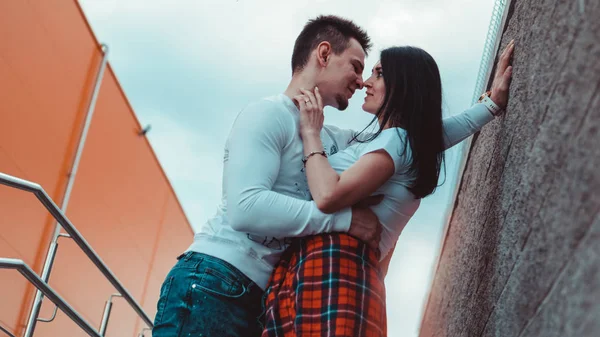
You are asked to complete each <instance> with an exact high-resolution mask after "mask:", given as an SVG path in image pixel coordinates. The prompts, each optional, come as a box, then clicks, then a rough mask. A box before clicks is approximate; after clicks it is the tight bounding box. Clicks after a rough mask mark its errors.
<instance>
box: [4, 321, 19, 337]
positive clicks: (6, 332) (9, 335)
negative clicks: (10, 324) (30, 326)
mask: <svg viewBox="0 0 600 337" xmlns="http://www.w3.org/2000/svg"><path fill="white" fill-rule="evenodd" d="M0 331H2V332H4V333H5V334H7V335H8V337H17V336H15V335H13V333H12V332H10V331H8V330H6V328H5V327H3V326H2V324H0Z"/></svg>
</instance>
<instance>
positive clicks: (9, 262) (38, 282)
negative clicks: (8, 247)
mask: <svg viewBox="0 0 600 337" xmlns="http://www.w3.org/2000/svg"><path fill="white" fill-rule="evenodd" d="M0 269H15V270H17V271H18V272H19V273H21V275H23V276H24V277H25V278H26V279H27V280H28V281H29V282H31V283H32V284H33V285H34V286H35V287H36V288H37V289H39V290H40V291H41V292H42V293H43V294H44V295H45V296H46V297H48V298H49V299H50V301H52V303H54V304H56V306H57V307H58V308H60V310H62V311H63V312H64V313H65V314H66V315H67V316H69V318H71V319H72V320H73V322H75V323H76V324H77V325H79V326H80V327H81V328H82V329H83V330H84V331H85V332H86V333H87V334H88V335H90V336H92V337H102V336H101V335H100V334H99V333H98V332H97V331H96V330H95V329H94V328H93V327H92V326H91V325H90V323H88V322H87V321H86V320H85V319H83V317H81V315H79V314H78V313H77V312H76V311H75V309H73V308H72V307H71V306H70V305H69V303H67V302H65V300H63V299H62V297H60V295H59V294H57V293H56V291H54V289H52V288H50V286H48V284H46V282H44V281H43V280H42V279H41V278H40V277H39V276H37V274H36V273H35V272H34V271H33V270H31V268H29V266H28V265H27V264H25V262H23V260H17V259H8V258H0Z"/></svg>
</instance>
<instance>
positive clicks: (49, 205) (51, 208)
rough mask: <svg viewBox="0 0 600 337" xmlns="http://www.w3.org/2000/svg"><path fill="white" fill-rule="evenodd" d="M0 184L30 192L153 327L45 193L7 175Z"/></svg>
mask: <svg viewBox="0 0 600 337" xmlns="http://www.w3.org/2000/svg"><path fill="white" fill-rule="evenodd" d="M0 184H3V185H6V186H9V187H13V188H16V189H19V190H23V191H27V192H31V193H33V194H35V196H36V197H37V198H38V200H39V201H40V202H41V203H42V204H43V205H44V207H46V209H47V210H48V212H50V214H51V215H52V216H53V217H54V219H56V221H57V222H58V223H59V224H60V225H61V226H62V228H64V230H65V231H66V232H67V233H69V235H70V236H71V238H72V239H73V240H74V241H75V243H77V245H78V246H79V248H81V250H82V251H83V252H84V253H85V255H87V257H88V258H89V259H90V260H91V261H92V263H94V265H96V268H98V270H100V272H101V273H102V274H103V275H104V277H106V279H108V281H109V282H110V283H111V284H112V285H113V287H115V289H116V290H117V291H118V292H119V293H120V294H121V296H123V298H124V299H125V301H127V303H129V305H130V306H131V307H132V308H133V310H135V312H136V313H137V314H138V316H140V318H142V319H143V320H144V322H146V324H147V325H148V327H150V328H152V327H154V324H153V323H152V321H151V320H150V318H149V317H148V315H146V313H145V312H144V310H143V309H142V307H141V306H140V305H139V304H138V303H137V302H136V301H135V299H134V298H133V297H132V296H131V294H130V293H129V291H127V289H125V287H124V286H123V285H122V284H121V282H119V280H118V279H117V277H116V276H115V275H114V274H113V272H112V271H111V270H110V269H109V268H108V267H107V266H106V264H105V263H104V262H103V261H102V259H101V258H100V256H98V254H97V253H96V252H95V251H94V250H93V249H92V247H91V246H90V245H89V243H88V242H87V241H86V240H85V239H84V238H83V236H82V235H81V233H79V231H78V230H77V229H76V228H75V226H73V224H71V222H70V221H69V219H67V217H66V216H65V215H64V214H63V212H62V211H61V210H60V209H59V208H58V206H56V204H55V203H54V201H52V199H50V197H49V196H48V194H47V193H46V191H44V189H43V188H42V187H41V186H40V185H38V184H36V183H32V182H30V181H27V180H23V179H19V178H16V177H13V176H10V175H8V174H4V173H1V172H0Z"/></svg>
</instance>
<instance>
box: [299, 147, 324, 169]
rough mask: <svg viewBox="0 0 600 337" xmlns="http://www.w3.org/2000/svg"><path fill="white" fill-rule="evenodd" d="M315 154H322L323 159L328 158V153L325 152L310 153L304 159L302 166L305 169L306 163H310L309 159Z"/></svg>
mask: <svg viewBox="0 0 600 337" xmlns="http://www.w3.org/2000/svg"><path fill="white" fill-rule="evenodd" d="M315 154H320V155H322V156H323V157H325V158H327V152H325V151H313V152H311V153H309V154H308V155H306V156H304V158H302V165H303V166H304V167H306V162H307V161H308V158H310V157H312V156H314V155H315Z"/></svg>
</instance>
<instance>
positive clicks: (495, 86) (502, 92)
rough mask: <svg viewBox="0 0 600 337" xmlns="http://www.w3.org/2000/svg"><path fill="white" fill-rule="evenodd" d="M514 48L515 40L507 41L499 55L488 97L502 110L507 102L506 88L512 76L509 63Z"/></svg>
mask: <svg viewBox="0 0 600 337" xmlns="http://www.w3.org/2000/svg"><path fill="white" fill-rule="evenodd" d="M514 49H515V40H512V41H510V42H509V43H508V45H507V46H506V48H505V49H504V52H502V55H500V59H499V60H498V66H497V67H496V73H495V74H494V81H493V82H492V89H491V91H492V95H491V96H490V98H491V100H492V101H494V103H496V105H498V106H499V107H500V108H502V109H503V110H504V109H506V105H507V104H508V88H509V86H510V80H511V77H512V66H511V65H510V63H511V60H512V53H513V50H514Z"/></svg>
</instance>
